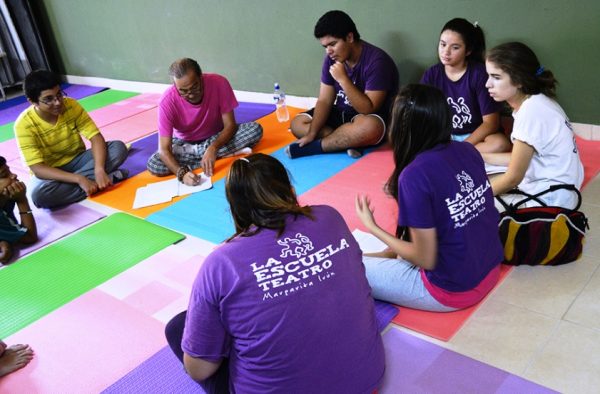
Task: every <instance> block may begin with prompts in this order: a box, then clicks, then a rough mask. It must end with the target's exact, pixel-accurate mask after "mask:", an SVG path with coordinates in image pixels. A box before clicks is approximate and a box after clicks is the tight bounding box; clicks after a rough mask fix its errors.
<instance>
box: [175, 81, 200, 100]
mask: <svg viewBox="0 0 600 394" xmlns="http://www.w3.org/2000/svg"><path fill="white" fill-rule="evenodd" d="M200 91H202V82H201V81H196V82H194V84H193V85H192V86H191V87H190V88H189V89H177V92H178V93H179V95H180V96H181V97H186V96H189V95H190V94H195V93H200Z"/></svg>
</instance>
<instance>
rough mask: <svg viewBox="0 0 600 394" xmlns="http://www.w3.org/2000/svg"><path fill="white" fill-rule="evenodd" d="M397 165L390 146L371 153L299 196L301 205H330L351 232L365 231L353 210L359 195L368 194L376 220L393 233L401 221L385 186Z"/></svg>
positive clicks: (395, 205) (394, 203)
mask: <svg viewBox="0 0 600 394" xmlns="http://www.w3.org/2000/svg"><path fill="white" fill-rule="evenodd" d="M393 167H394V162H393V158H392V152H391V150H390V149H389V148H388V147H382V148H380V149H378V150H376V151H375V152H372V153H369V154H367V155H366V156H364V157H362V158H361V159H359V160H358V161H357V162H356V163H354V164H352V165H351V166H349V167H347V168H345V169H344V170H342V171H340V172H339V173H337V174H336V175H334V176H332V177H331V178H329V179H327V180H326V181H325V182H323V183H321V184H319V185H317V186H316V187H314V188H312V189H310V190H309V191H307V192H305V193H304V194H302V195H301V196H300V202H301V203H302V204H310V205H315V204H327V205H331V206H332V207H334V208H335V209H337V210H338V211H339V212H340V213H341V214H342V216H343V217H344V220H345V221H346V223H347V224H348V227H349V228H350V230H354V229H356V228H358V229H361V230H363V231H366V229H365V227H364V226H363V225H362V223H361V222H360V220H359V219H358V217H357V216H356V213H355V209H354V199H355V197H356V195H357V194H359V193H361V194H367V195H368V196H369V197H370V198H371V206H372V207H373V208H374V210H375V220H376V221H377V223H378V224H379V225H380V226H381V227H382V228H384V229H385V230H387V231H389V232H392V233H394V232H395V229H396V223H397V221H398V206H397V204H396V202H395V201H394V199H393V198H391V197H389V196H387V195H386V194H385V193H384V191H383V187H384V185H385V182H386V181H387V179H388V177H389V175H390V174H391V173H392V171H393Z"/></svg>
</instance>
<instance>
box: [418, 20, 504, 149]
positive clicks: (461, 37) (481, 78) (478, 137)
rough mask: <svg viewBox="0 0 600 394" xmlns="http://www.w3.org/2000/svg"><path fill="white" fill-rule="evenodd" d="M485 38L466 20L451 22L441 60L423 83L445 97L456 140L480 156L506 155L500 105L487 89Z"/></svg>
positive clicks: (446, 27)
mask: <svg viewBox="0 0 600 394" xmlns="http://www.w3.org/2000/svg"><path fill="white" fill-rule="evenodd" d="M484 52H485V38H484V36H483V31H482V30H481V28H480V27H479V26H478V25H477V22H476V23H475V24H472V23H470V22H469V21H467V20H466V19H463V18H454V19H452V20H450V21H448V22H447V23H446V24H445V25H444V27H443V28H442V31H441V33H440V41H439V43H438V57H439V59H440V62H439V63H438V64H436V65H434V66H431V67H430V68H429V69H428V70H427V71H425V74H423V77H422V78H421V83H423V84H426V85H431V86H435V87H436V88H438V89H440V90H441V91H442V92H443V93H444V94H445V95H446V100H447V101H448V104H449V105H450V113H451V116H452V139H453V140H455V141H467V142H469V143H471V144H473V145H475V147H476V148H477V150H478V151H480V152H506V151H509V150H510V142H509V141H508V139H507V138H506V136H505V135H504V133H502V132H500V131H499V130H500V114H499V112H500V104H499V103H497V102H495V101H494V100H493V99H492V98H491V97H490V95H489V94H488V92H487V90H486V88H485V82H486V79H487V74H486V72H485V65H484V57H483V53H484Z"/></svg>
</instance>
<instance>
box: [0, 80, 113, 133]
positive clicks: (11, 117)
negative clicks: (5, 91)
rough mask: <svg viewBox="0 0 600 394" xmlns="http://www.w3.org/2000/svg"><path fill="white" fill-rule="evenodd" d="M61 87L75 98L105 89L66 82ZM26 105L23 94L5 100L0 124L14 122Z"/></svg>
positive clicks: (0, 115) (27, 105)
mask: <svg viewBox="0 0 600 394" xmlns="http://www.w3.org/2000/svg"><path fill="white" fill-rule="evenodd" d="M62 88H63V90H64V91H65V92H66V93H67V96H69V97H72V98H74V99H77V100H79V99H82V98H84V97H87V96H91V95H92V94H95V93H98V92H101V91H103V90H106V89H107V88H102V87H97V86H89V85H71V84H68V83H66V84H63V85H62ZM27 107H29V102H27V100H26V99H25V97H23V96H20V97H15V98H13V99H10V100H7V101H6V102H4V103H3V105H2V107H0V109H1V110H0V125H3V124H7V123H10V122H14V121H15V120H16V119H17V117H18V116H19V114H20V113H21V112H23V111H24V110H25V109H26V108H27Z"/></svg>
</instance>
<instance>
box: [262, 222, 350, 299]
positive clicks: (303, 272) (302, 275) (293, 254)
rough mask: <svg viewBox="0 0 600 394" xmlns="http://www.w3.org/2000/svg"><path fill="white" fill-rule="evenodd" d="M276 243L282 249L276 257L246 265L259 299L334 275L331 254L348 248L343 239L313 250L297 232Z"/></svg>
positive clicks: (310, 242) (270, 297) (303, 236)
mask: <svg viewBox="0 0 600 394" xmlns="http://www.w3.org/2000/svg"><path fill="white" fill-rule="evenodd" d="M277 243H278V244H279V245H281V246H283V248H282V249H281V253H280V254H279V256H276V257H269V258H268V259H267V260H266V261H263V262H254V263H252V264H250V267H251V268H252V273H253V274H254V276H255V278H256V283H257V285H258V287H259V288H260V289H261V290H262V291H263V293H264V295H263V301H264V300H266V299H272V298H275V297H279V296H288V295H290V294H292V293H295V292H297V291H300V290H302V289H305V288H307V287H311V286H314V285H315V284H318V283H319V282H323V281H325V280H328V279H330V278H333V277H335V272H334V270H333V265H334V260H333V259H332V257H333V256H334V255H335V254H337V253H339V252H340V251H342V250H344V249H347V248H349V247H350V245H349V244H348V242H347V241H346V239H344V238H341V239H340V240H339V241H336V242H334V243H331V244H328V245H326V246H325V247H323V248H321V249H319V250H317V251H315V250H314V249H315V248H314V246H313V243H312V241H311V240H310V239H309V238H308V237H307V236H305V235H303V234H301V233H297V234H296V235H295V236H294V237H286V238H284V239H282V240H278V241H277Z"/></svg>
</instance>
